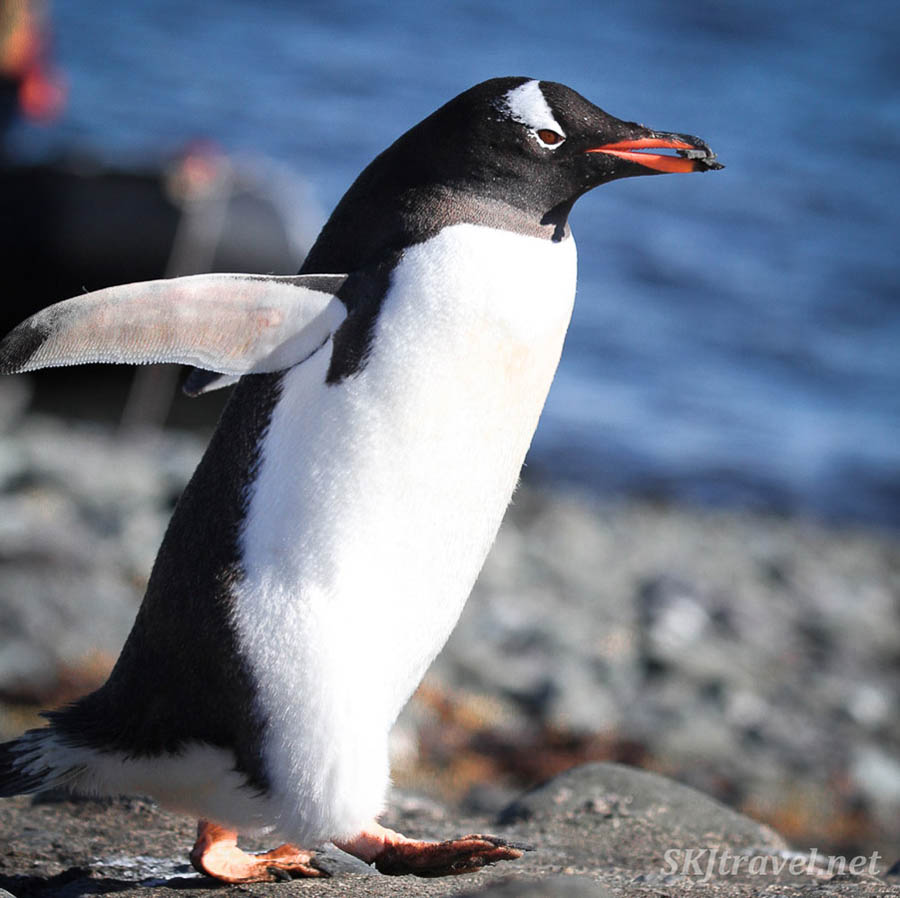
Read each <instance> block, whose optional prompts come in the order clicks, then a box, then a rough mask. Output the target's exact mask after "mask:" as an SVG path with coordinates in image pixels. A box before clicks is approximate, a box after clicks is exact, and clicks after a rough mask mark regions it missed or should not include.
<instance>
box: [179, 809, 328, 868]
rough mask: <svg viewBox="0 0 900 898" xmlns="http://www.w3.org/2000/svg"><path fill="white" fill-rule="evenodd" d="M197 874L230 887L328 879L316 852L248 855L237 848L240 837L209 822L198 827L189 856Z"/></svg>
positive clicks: (287, 848)
mask: <svg viewBox="0 0 900 898" xmlns="http://www.w3.org/2000/svg"><path fill="white" fill-rule="evenodd" d="M190 859H191V864H192V865H193V867H194V869H195V870H196V871H197V872H198V873H205V874H206V875H207V876H211V877H213V879H218V880H221V881H222V882H228V883H243V882H280V881H283V880H288V879H294V878H296V877H300V876H328V875H329V874H328V873H327V872H326V871H325V870H322V869H320V868H319V867H317V866H316V864H315V859H314V855H313V852H311V851H304V850H303V849H302V848H298V847H297V846H296V845H280V846H279V847H278V848H273V849H272V850H271V851H267V852H265V854H248V853H247V852H246V851H241V849H240V848H238V847H237V833H236V832H235V831H234V830H232V829H226V828H225V827H224V826H219V825H218V824H217V823H212V822H210V821H209V820H201V821H200V822H199V823H198V824H197V841H196V842H195V843H194V847H193V848H192V849H191V853H190Z"/></svg>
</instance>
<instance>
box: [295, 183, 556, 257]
mask: <svg viewBox="0 0 900 898" xmlns="http://www.w3.org/2000/svg"><path fill="white" fill-rule="evenodd" d="M363 174H366V173H365V172H364V173H363ZM367 182H369V183H367ZM391 186H392V185H391V183H390V182H388V181H386V180H384V179H377V181H376V182H375V183H371V181H370V179H364V178H362V177H360V179H358V180H357V182H356V183H355V184H354V185H353V186H352V187H351V188H350V190H348V191H347V193H346V194H345V196H344V198H343V199H342V200H341V202H340V203H339V204H338V206H337V208H336V209H335V210H334V212H333V213H332V215H331V217H330V218H329V219H328V221H327V222H326V224H325V226H324V228H323V229H322V232H321V233H320V235H319V237H318V239H317V240H316V242H315V244H313V247H312V249H310V251H309V254H308V255H307V257H306V261H305V262H304V264H303V268H302V269H301V273H302V274H306V273H310V272H354V271H362V270H364V269H368V268H371V267H372V266H373V265H378V264H380V263H382V262H383V261H384V260H385V259H387V258H389V257H391V256H393V257H395V258H396V257H397V256H399V255H400V254H401V253H402V251H403V250H404V249H406V248H407V247H409V246H413V245H415V244H419V243H424V242H425V241H426V240H428V239H430V238H431V237H433V236H435V234H437V233H439V232H440V231H442V230H443V229H444V228H446V227H450V226H451V225H456V224H477V225H482V226H485V227H490V228H495V229H498V230H503V231H511V232H513V233H518V234H523V235H527V236H530V237H539V238H542V239H545V240H552V241H554V242H559V241H561V240H564V239H565V238H566V237H568V236H569V233H570V232H569V224H568V216H569V211H570V210H571V208H572V204H573V202H574V201H570V202H565V203H561V204H559V205H557V206H556V207H554V208H553V209H551V210H550V211H549V212H544V213H539V212H535V211H533V210H526V209H522V208H520V207H519V206H518V205H515V204H514V202H511V201H510V200H508V199H507V198H504V197H500V196H490V195H485V194H482V193H476V192H472V191H469V190H464V189H458V188H455V187H452V186H448V185H443V184H426V185H415V186H409V187H406V188H405V189H403V188H401V190H400V192H399V193H398V192H392V191H391V189H390V188H391Z"/></svg>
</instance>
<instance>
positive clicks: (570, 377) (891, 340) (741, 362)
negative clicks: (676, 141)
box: [18, 0, 900, 526]
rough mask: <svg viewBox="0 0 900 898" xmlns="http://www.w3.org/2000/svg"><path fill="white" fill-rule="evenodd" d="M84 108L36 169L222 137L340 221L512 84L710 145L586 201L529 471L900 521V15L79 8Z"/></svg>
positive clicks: (64, 59) (45, 140)
mask: <svg viewBox="0 0 900 898" xmlns="http://www.w3.org/2000/svg"><path fill="white" fill-rule="evenodd" d="M55 21H56V39H57V51H58V58H59V62H60V63H61V64H62V66H63V67H64V68H65V70H66V71H67V73H68V76H69V81H70V90H71V96H70V104H69V108H68V110H67V113H66V115H65V118H64V119H63V120H62V121H60V122H59V123H58V124H57V125H56V126H54V128H53V129H52V130H49V131H41V132H37V131H29V132H27V133H25V132H23V133H20V134H19V135H18V137H19V145H20V147H21V148H22V150H23V151H27V152H32V153H33V152H41V151H45V152H46V151H53V150H56V149H63V148H66V149H71V148H73V147H77V148H81V149H89V150H91V151H94V152H99V153H102V154H103V155H105V156H106V157H108V158H110V159H114V160H121V159H123V158H137V157H143V158H146V157H147V156H155V155H158V154H160V153H162V152H164V151H168V150H172V149H175V148H177V147H179V146H180V145H182V144H184V143H185V142H186V141H188V140H190V139H192V138H194V137H198V136H206V137H212V138H214V139H216V140H217V141H218V142H219V143H221V144H222V145H223V146H225V147H226V148H228V149H232V150H241V151H252V152H259V153H265V154H268V155H270V156H273V157H275V158H276V159H279V160H282V161H283V162H285V163H288V164H290V165H291V166H293V167H295V168H296V169H297V170H299V171H300V172H302V173H303V174H304V176H305V177H306V178H307V179H308V180H309V181H310V182H311V183H312V184H313V185H314V187H315V190H316V195H317V197H318V200H319V202H320V203H321V205H322V207H323V208H324V209H328V208H330V207H331V206H332V205H333V204H334V203H335V202H336V201H337V200H338V198H339V197H340V195H341V193H342V192H343V190H344V189H346V187H347V186H348V185H349V184H350V182H351V181H352V179H353V178H354V177H355V175H356V174H357V173H358V172H359V170H360V169H361V168H362V167H363V166H364V165H365V164H366V163H367V162H368V161H369V160H370V159H371V158H372V156H373V155H375V154H376V153H377V152H379V151H380V150H381V149H383V148H384V147H385V146H386V145H387V144H388V143H390V142H391V141H392V140H393V139H394V138H395V137H396V136H397V135H398V134H399V133H401V132H402V131H403V130H405V129H406V128H407V127H409V126H410V125H412V124H414V123H415V122H416V121H418V120H419V119H421V118H422V117H423V116H424V115H426V114H427V113H429V112H430V111H431V110H432V109H434V108H435V107H436V106H438V105H439V104H440V103H442V102H444V101H445V100H446V99H448V98H449V97H451V96H453V95H454V94H456V93H458V92H459V91H460V90H462V89H464V88H465V87H467V86H469V85H471V84H473V83H475V82H477V81H480V80H482V79H484V78H488V77H492V76H495V75H507V74H526V75H532V76H535V77H543V78H547V79H552V80H558V81H563V82H566V83H568V84H570V85H571V86H573V87H575V88H576V89H577V90H579V91H580V92H581V93H583V94H584V95H586V96H587V97H588V98H590V99H592V100H594V101H595V102H597V103H598V104H599V105H601V106H603V107H604V108H606V109H608V110H609V111H610V112H612V113H613V114H615V115H618V116H620V117H623V118H629V119H637V120H639V121H642V122H644V123H646V124H648V125H650V126H652V127H655V128H658V129H663V130H674V131H685V132H689V133H694V134H699V135H700V136H702V137H704V138H705V139H706V140H708V141H709V143H710V144H711V145H712V146H713V148H714V149H715V150H716V151H717V152H718V153H719V157H720V159H721V161H723V162H724V163H725V164H726V165H727V168H726V170H725V171H723V172H719V173H716V174H709V175H704V176H700V175H694V176H689V177H686V176H674V177H673V176H667V177H658V178H642V179H635V180H629V181H622V182H618V183H615V184H611V185H607V186H605V187H602V188H600V189H599V190H597V191H595V192H594V193H593V194H590V195H588V196H587V197H585V198H584V199H582V200H581V201H579V204H578V206H577V207H576V210H575V213H574V215H573V219H572V225H573V230H574V233H575V236H576V238H577V240H578V246H579V261H580V268H579V274H580V277H579V288H578V300H577V310H576V314H575V320H574V323H573V327H572V329H571V331H570V334H569V338H568V343H567V346H566V351H565V354H564V359H563V362H562V365H561V367H560V371H559V375H558V377H557V381H556V383H555V385H554V388H553V391H552V393H551V396H550V399H549V402H548V406H547V410H546V413H545V415H544V418H543V422H542V425H541V428H540V430H539V432H538V436H537V437H536V440H535V444H534V448H533V451H532V453H531V456H530V461H529V464H530V467H531V470H532V471H534V472H537V473H540V474H542V475H544V476H548V477H552V478H556V479H565V480H573V481H577V482H579V483H586V484H589V485H591V486H592V487H594V488H595V489H597V490H599V491H601V492H604V493H610V492H612V493H615V494H621V493H625V494H635V493H638V494H644V495H650V496H654V497H659V498H668V499H674V500H689V501H698V502H705V503H714V504H724V505H749V506H753V507H761V508H768V509H774V510H778V511H782V512H800V513H809V514H814V515H818V516H824V517H827V518H832V519H838V520H862V521H871V522H880V523H885V524H890V525H892V526H900V276H898V275H900V251H898V244H900V238H898V235H900V211H898V206H900V189H898V188H900V174H898V168H900V52H898V50H897V47H898V45H900V4H897V3H896V0H885V2H857V3H854V4H826V3H822V2H821V0H815V2H813V0H809V2H804V0H797V2H793V3H783V2H781V0H778V2H776V0H744V2H729V3H723V2H721V0H715V2H713V0H699V2H698V0H695V2H691V3H689V4H688V3H686V4H681V3H672V2H669V0H630V2H627V3H625V2H622V3H585V2H580V3H574V2H560V0H556V2H552V3H550V2H539V0H519V2H517V3H500V2H498V0H480V2H477V3H475V2H466V3H456V4H453V3H448V2H436V3H431V4H423V3H420V2H410V0H394V2H392V3H390V4H387V3H381V2H379V3H374V2H362V0H358V2H353V3H342V2H337V0H334V2H328V3H324V2H322V3H318V2H311V3H302V4H301V3H296V2H288V0H280V2H269V3H266V4H260V3H257V2H250V0H219V2H217V3H216V4H215V5H213V4H205V3H200V2H196V0H194V2H188V0H178V2H174V0H168V2H164V0H130V2H129V3H127V4H115V5H114V4H110V3H108V2H106V0H103V2H101V0H67V2H61V0H58V2H57V3H56V6H55Z"/></svg>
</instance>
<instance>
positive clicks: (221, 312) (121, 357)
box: [0, 274, 347, 389]
mask: <svg viewBox="0 0 900 898" xmlns="http://www.w3.org/2000/svg"><path fill="white" fill-rule="evenodd" d="M346 279H347V276H346V275H321V274H313V275H296V276H289V277H286V276H274V275H253V274H200V275H191V276H189V277H180V278H170V279H165V280H158V281H144V282H141V283H137V284H125V285H122V286H119V287H108V288H106V289H104V290H97V291H95V292H93V293H85V294H84V295H83V296H76V297H74V298H73V299H67V300H65V301H63V302H59V303H56V304H55V305H52V306H48V307H47V308H46V309H42V310H41V311H40V312H37V313H36V314H35V315H32V316H31V317H30V318H28V319H27V320H26V321H24V322H23V323H22V324H20V325H19V326H18V327H17V328H15V329H14V330H13V331H11V332H10V333H9V334H8V335H7V336H6V337H5V338H4V339H3V340H2V341H0V374H19V373H21V372H23V371H34V370H36V369H38V368H51V367H58V366H61V365H83V364H88V363H93V362H108V363H114V364H115V363H117V364H129V365H146V364H154V363H161V362H176V363H180V364H185V365H194V366H195V367H197V368H202V369H204V370H209V371H215V372H218V373H219V374H223V375H227V376H229V377H231V376H237V377H240V376H241V375H244V374H262V373H266V372H272V371H280V370H282V369H284V368H290V367H292V366H293V365H296V364H298V363H299V362H302V361H303V360H304V359H306V358H308V357H309V356H310V355H311V354H312V353H313V352H315V351H316V349H318V348H319V346H321V345H322V343H324V342H325V341H326V340H327V339H328V337H329V336H330V335H331V334H332V333H333V332H334V331H335V329H336V328H337V327H338V326H339V325H340V323H341V322H342V321H343V320H344V318H345V317H346V308H345V306H344V304H343V303H342V302H341V300H340V299H338V297H337V296H336V295H335V294H336V293H337V291H338V290H339V289H340V288H341V286H342V285H343V283H344V281H345V280H346ZM217 385H218V386H225V383H224V382H223V383H220V384H217ZM204 388H205V389H209V388H210V387H209V386H205V387H204Z"/></svg>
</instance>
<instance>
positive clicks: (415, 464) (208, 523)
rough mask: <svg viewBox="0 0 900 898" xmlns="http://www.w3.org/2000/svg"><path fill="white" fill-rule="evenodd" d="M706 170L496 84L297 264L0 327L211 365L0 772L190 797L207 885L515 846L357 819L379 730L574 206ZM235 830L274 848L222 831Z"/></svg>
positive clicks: (467, 560)
mask: <svg viewBox="0 0 900 898" xmlns="http://www.w3.org/2000/svg"><path fill="white" fill-rule="evenodd" d="M665 148H669V149H672V150H675V151H676V153H675V154H666V153H659V152H647V151H648V150H650V151H656V150H660V149H665ZM720 167H721V166H720V165H719V164H718V163H717V162H716V161H715V156H714V155H713V154H712V153H711V151H710V150H709V148H708V147H707V146H706V144H705V143H703V141H701V140H699V139H698V138H696V137H690V136H687V135H684V134H672V133H663V132H658V131H651V130H649V129H647V128H645V127H643V126H642V125H637V124H635V123H633V122H625V121H621V120H619V119H617V118H614V117H613V116H611V115H609V114H607V113H606V112H604V111H603V110H602V109H599V108H598V107H597V106H594V105H593V104H592V103H590V102H588V101H587V100H586V99H584V98H583V97H581V96H580V95H579V94H577V93H575V91H573V90H571V89H570V88H568V87H565V86H563V85H562V84H556V83H554V82H550V81H535V80H531V79H527V78H497V79H494V80H491V81H486V82H484V83H483V84H479V85H477V86H475V87H473V88H471V89H470V90H467V91H465V92H464V93H462V94H460V95H459V96H458V97H456V98H455V99H453V100H451V101H450V102H449V103H447V104H446V105H445V106H442V107H441V108H440V109H438V110H437V111H436V112H435V113H433V114H432V115H430V116H429V117H428V118H426V119H425V120H424V121H423V122H421V123H420V124H418V125H416V126H415V127H414V128H413V129H412V130H410V131H408V132H407V133H406V134H404V135H403V136H402V137H400V138H399V139H398V140H397V141H396V142H395V143H394V144H393V145H392V146H390V147H389V148H388V149H387V150H385V151H384V152H383V153H382V154H381V155H380V156H378V157H377V158H376V159H375V160H374V161H373V162H372V163H371V164H370V165H369V166H368V167H367V168H366V169H365V170H364V171H363V173H362V174H361V175H360V176H359V177H358V178H357V180H356V182H355V183H354V184H353V185H352V187H351V188H350V189H349V190H348V191H347V193H346V195H345V196H344V197H343V199H342V200H341V201H340V203H339V204H338V206H337V208H336V209H335V210H334V212H333V214H332V215H331V218H330V219H329V220H328V222H327V223H326V225H325V227H324V228H323V229H322V232H321V234H320V236H319V238H318V240H317V241H316V243H315V245H314V246H313V247H312V249H311V251H310V253H309V256H308V257H307V259H306V261H305V263H304V265H303V268H302V270H301V272H300V274H299V275H298V276H296V277H260V276H255V275H240V274H233V275H228V274H210V275H201V276H195V277H184V278H178V279H174V280H163V281H152V282H148V283H142V284H130V285H127V286H122V287H113V288H110V289H106V290H100V291H97V292H95V293H88V294H86V295H84V296H79V297H76V298H74V299H70V300H67V301H65V302H62V303H58V304H57V305H54V306H51V307H49V308H47V309H45V310H43V311H42V312H39V313H38V314H36V315H34V316H33V317H32V318H30V319H28V320H27V321H26V322H24V323H23V324H21V325H20V326H19V327H18V328H16V329H15V330H14V331H13V332H12V333H11V334H9V335H8V336H7V337H6V338H5V340H4V341H3V342H2V343H0V371H2V372H3V373H7V374H10V373H17V372H21V371H31V370H34V369H36V368H42V367H47V366H54V365H72V364H81V363H86V362H125V363H131V364H135V363H152V362H180V363H187V364H190V365H193V366H196V368H197V369H199V371H197V372H195V373H194V374H192V375H191V376H190V378H189V381H188V384H187V386H188V388H189V389H190V391H192V392H194V393H198V392H203V391H205V390H209V389H214V388H216V387H220V386H223V385H224V384H226V383H232V382H234V381H238V383H237V386H236V387H235V390H234V394H233V396H232V397H231V399H230V401H229V403H228V405H227V407H226V409H225V411H224V413H223V415H222V418H221V420H220V422H219V425H218V428H217V430H216V432H215V434H214V435H213V437H212V441H211V443H210V445H209V448H208V449H207V451H206V454H205V455H204V457H203V459H202V461H201V462H200V465H199V467H198V468H197V471H196V473H195V474H194V476H193V478H192V480H191V482H190V483H189V484H188V486H187V488H186V489H185V491H184V494H183V495H182V497H181V500H180V502H179V503H178V506H177V508H176V510H175V513H174V515H173V517H172V521H171V523H170V525H169V528H168V531H167V532H166V535H165V539H164V541H163V544H162V547H161V548H160V551H159V555H158V557H157V559H156V563H155V565H154V567H153V571H152V574H151V576H150V581H149V584H148V587H147V593H146V596H145V598H144V601H143V604H142V605H141V608H140V611H139V612H138V615H137V619H136V621H135V624H134V628H133V630H132V631H131V634H130V635H129V637H128V640H127V642H126V643H125V647H124V648H123V650H122V654H121V656H120V658H119V660H118V662H117V663H116V665H115V668H114V669H113V671H112V673H111V674H110V677H109V679H108V680H107V682H106V683H105V684H104V685H103V686H102V687H100V688H99V689H98V690H97V691H96V692H93V693H92V694H90V695H88V696H86V697H84V698H82V699H80V700H79V701H77V702H75V703H74V704H73V705H71V706H69V707H66V708H64V709H62V710H58V711H51V712H49V713H47V714H46V717H47V718H48V720H49V725H48V726H46V727H44V728H42V729H36V730H31V731H29V732H28V733H26V734H25V735H23V736H22V737H20V738H19V739H16V740H15V741H13V742H7V743H5V744H4V745H2V746H0V795H4V796H5V795H14V794H18V793H23V792H34V791H38V790H41V789H46V788H49V787H60V786H62V787H66V788H69V789H72V790H74V791H76V792H79V793H87V794H89V795H105V794H120V793H132V794H133V793H139V794H145V795H150V796H153V797H154V798H156V799H157V800H158V801H159V802H160V803H161V804H163V805H166V806H169V807H171V808H174V809H178V810H181V811H185V812H188V813H191V814H194V815H196V816H197V817H199V818H200V824H199V830H198V837H197V842H196V844H195V845H194V848H193V850H192V851H191V855H190V857H191V860H192V862H193V864H194V866H195V867H196V868H197V869H198V870H200V871H202V872H205V873H207V874H209V875H211V876H213V877H217V878H218V879H221V880H224V881H226V882H251V881H263V880H272V879H277V878H284V877H285V876H299V875H308V876H317V875H322V872H323V871H322V870H320V869H319V868H318V867H317V866H316V864H315V861H314V857H313V854H312V852H310V851H309V850H307V849H308V848H309V847H312V846H315V845H317V844H319V843H321V842H323V841H326V840H331V841H333V842H334V843H335V844H336V845H337V846H338V847H340V848H342V849H344V850H345V851H348V852H350V853H351V854H353V855H356V856H357V857H359V858H362V859H363V860H364V861H366V862H369V863H374V864H375V865H376V867H377V868H378V869H379V870H381V871H382V872H385V873H392V874H399V873H414V874H418V875H428V876H434V875H441V874H448V873H462V872H467V871H470V870H474V869H476V868H478V867H481V866H483V865H485V864H490V863H493V862H495V861H498V860H504V859H512V858H515V857H518V856H519V855H520V853H521V852H520V850H519V849H518V848H517V847H516V846H513V845H509V844H507V843H505V842H504V841H503V840H501V839H498V838H495V837H492V836H483V835H470V836H464V837H462V838H459V839H454V840H451V841H448V842H440V843H429V842H423V841H417V840H415V839H411V838H407V837H406V836H403V835H401V834H399V833H396V832H393V831H391V830H388V829H386V828H385V827H383V826H381V825H380V824H379V823H378V822H377V820H378V816H379V814H380V813H381V811H382V808H383V802H384V799H385V792H386V788H387V784H388V761H387V740H388V732H389V730H390V728H391V726H392V724H393V722H394V720H395V718H396V717H397V714H398V713H399V711H400V709H401V708H402V707H403V705H404V704H405V702H406V701H407V700H408V698H409V696H410V695H411V693H412V692H413V690H414V689H415V688H416V686H417V684H418V683H419V681H420V679H421V678H422V676H423V674H424V672H425V670H426V668H427V667H428V665H429V664H430V662H431V661H432V659H433V658H434V657H435V655H436V654H437V652H438V651H439V650H440V648H441V646H442V645H443V644H444V642H445V640H446V639H447V637H448V635H449V633H450V631H451V629H452V628H453V626H454V624H455V622H456V620H457V618H458V617H459V614H460V612H461V610H462V607H463V604H464V603H465V600H466V598H467V596H468V594H469V592H470V590H471V588H472V585H473V583H474V581H475V578H476V575H477V574H478V572H479V570H480V568H481V566H482V563H483V562H484V559H485V556H486V554H487V552H488V549H489V547H490V545H491V542H492V541H493V539H494V536H495V534H496V532H497V528H498V527H499V525H500V520H501V518H502V517H503V513H504V510H505V508H506V506H507V504H508V502H509V500H510V497H511V495H512V492H513V489H514V487H515V485H516V481H517V478H518V476H519V470H520V468H521V465H522V461H523V458H524V456H525V452H526V450H527V449H528V446H529V443H530V442H531V438H532V435H533V433H534V430H535V427H536V426H537V421H538V417H539V415H540V413H541V408H542V406H543V404H544V399H545V397H546V395H547V391H548V389H549V387H550V382H551V380H552V379H553V375H554V372H555V370H556V366H557V362H558V360H559V356H560V352H561V350H562V345H563V338H564V337H565V334H566V328H567V326H568V323H569V317H570V314H571V312H572V304H573V300H574V295H575V267H576V265H575V243H574V241H573V239H572V236H571V233H570V231H569V226H568V223H567V219H568V215H569V210H570V209H571V208H572V205H573V203H574V202H575V200H576V199H578V197H580V196H581V195H582V194H583V193H585V192H587V191H588V190H591V189H592V188H594V187H596V186H597V185H599V184H604V183H606V182H607V181H612V180H614V179H616V178H625V177H630V176H633V175H647V174H656V173H659V172H692V171H706V170H710V169H716V168H720ZM260 830H261V831H268V832H271V833H273V834H276V835H277V836H278V837H279V838H281V839H284V840H286V844H284V845H282V846H281V847H279V848H276V849H274V850H273V851H270V852H267V853H266V854H262V855H250V854H247V853H245V852H243V851H241V850H240V849H239V848H238V847H237V836H238V833H239V832H247V831H260ZM299 846H304V847H299Z"/></svg>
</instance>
